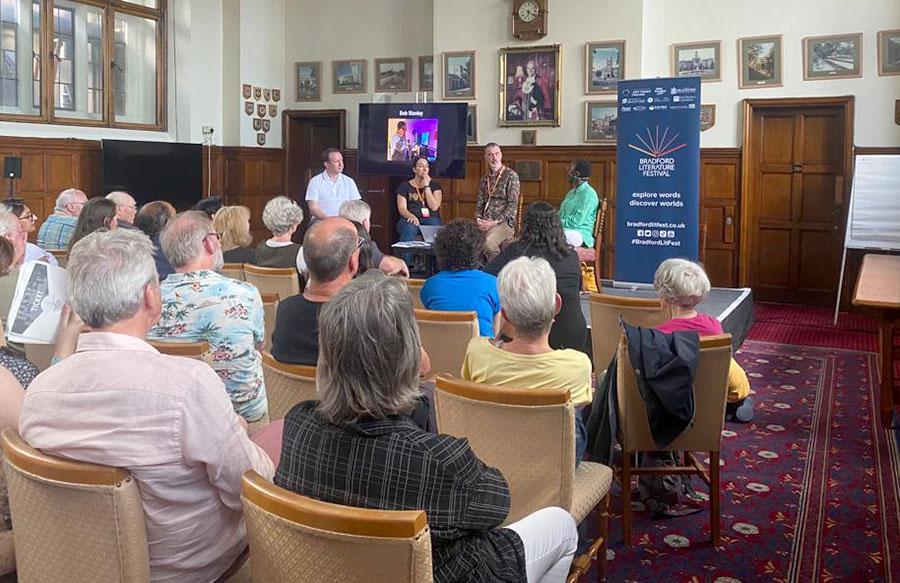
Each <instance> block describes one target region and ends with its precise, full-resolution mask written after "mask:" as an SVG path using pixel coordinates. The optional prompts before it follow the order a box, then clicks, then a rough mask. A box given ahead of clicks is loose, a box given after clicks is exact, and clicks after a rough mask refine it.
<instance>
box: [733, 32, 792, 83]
mask: <svg viewBox="0 0 900 583" xmlns="http://www.w3.org/2000/svg"><path fill="white" fill-rule="evenodd" d="M737 42H738V71H740V78H739V79H738V89H754V88H756V87H781V85H782V82H781V79H782V70H781V62H782V60H781V35H780V34H777V35H770V36H753V37H745V38H739V39H738V41H737Z"/></svg>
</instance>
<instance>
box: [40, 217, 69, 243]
mask: <svg viewBox="0 0 900 583" xmlns="http://www.w3.org/2000/svg"><path fill="white" fill-rule="evenodd" d="M77 223H78V217H70V216H68V215H50V216H49V217H47V218H46V219H45V220H44V223H43V224H42V225H41V228H40V230H38V236H37V244H38V247H40V248H41V249H46V250H48V251H50V250H54V251H55V250H57V249H63V250H65V249H68V247H69V239H71V238H72V234H73V233H74V232H75V225H76V224H77Z"/></svg>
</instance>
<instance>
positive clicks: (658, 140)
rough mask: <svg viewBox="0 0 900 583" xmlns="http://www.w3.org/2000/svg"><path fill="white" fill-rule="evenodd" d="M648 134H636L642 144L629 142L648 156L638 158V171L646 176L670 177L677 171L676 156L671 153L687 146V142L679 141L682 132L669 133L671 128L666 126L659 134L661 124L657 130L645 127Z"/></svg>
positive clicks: (631, 146) (633, 147)
mask: <svg viewBox="0 0 900 583" xmlns="http://www.w3.org/2000/svg"><path fill="white" fill-rule="evenodd" d="M645 129H646V132H647V135H646V139H645V136H644V135H642V134H634V137H635V138H636V141H637V142H640V144H639V145H638V144H632V143H629V144H628V147H629V148H631V149H633V150H637V151H638V152H640V153H641V154H645V155H646V156H648V157H646V158H645V157H641V158H639V159H638V171H639V172H640V173H641V174H642V175H643V177H644V178H657V177H660V176H666V177H670V176H672V173H673V172H675V158H672V157H670V156H669V155H670V154H672V153H674V152H677V151H678V150H680V149H682V148H685V147H687V142H681V143H678V137H679V136H680V134H678V133H677V132H673V133H672V135H671V136H670V135H669V128H668V127H667V128H665V129H664V130H663V132H662V135H660V134H659V126H656V128H655V130H651V129H650V128H649V127H647V128H645Z"/></svg>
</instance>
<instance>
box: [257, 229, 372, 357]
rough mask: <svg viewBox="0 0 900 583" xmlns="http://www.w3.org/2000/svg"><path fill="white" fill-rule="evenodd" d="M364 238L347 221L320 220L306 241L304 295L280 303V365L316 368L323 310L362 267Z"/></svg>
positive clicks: (275, 346) (275, 341)
mask: <svg viewBox="0 0 900 583" xmlns="http://www.w3.org/2000/svg"><path fill="white" fill-rule="evenodd" d="M361 242H362V239H360V238H359V236H357V234H356V227H354V226H353V223H351V222H350V221H348V220H347V219H342V218H339V217H330V218H327V219H324V220H321V221H316V222H315V223H313V226H312V227H310V228H309V230H308V231H307V232H306V236H305V237H304V238H303V257H304V259H305V262H306V268H307V272H308V281H307V283H306V288H305V289H304V290H303V293H302V294H300V295H296V296H291V297H289V298H286V299H283V300H281V301H280V302H278V311H277V313H276V315H275V330H274V331H273V332H272V356H273V357H274V358H275V360H277V361H279V362H286V363H289V364H305V365H307V366H316V362H317V361H318V359H319V331H318V330H319V328H318V326H319V324H318V322H319V310H321V309H322V305H323V304H324V303H325V302H327V301H329V300H330V299H331V298H333V297H334V295H335V294H336V293H337V292H339V291H340V290H341V288H342V287H344V286H345V285H347V284H348V283H349V282H350V280H352V279H353V276H354V275H355V274H356V270H357V268H358V266H359V245H360V243H361Z"/></svg>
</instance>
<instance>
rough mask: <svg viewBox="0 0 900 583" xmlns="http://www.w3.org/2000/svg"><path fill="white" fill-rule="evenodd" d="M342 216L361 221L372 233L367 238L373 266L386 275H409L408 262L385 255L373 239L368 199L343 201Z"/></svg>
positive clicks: (355, 221)
mask: <svg viewBox="0 0 900 583" xmlns="http://www.w3.org/2000/svg"><path fill="white" fill-rule="evenodd" d="M340 216H342V217H343V218H345V219H347V220H348V221H353V222H354V223H360V224H361V225H362V226H363V227H365V229H366V232H367V233H370V235H369V236H368V237H367V238H366V239H367V243H368V246H369V248H370V250H371V253H372V265H373V266H375V267H377V268H378V269H380V270H381V271H382V272H384V273H385V274H386V275H397V276H400V277H409V268H408V267H407V266H406V262H405V261H403V260H402V259H400V258H399V257H393V256H391V255H385V254H384V253H382V252H381V249H379V248H378V243H376V242H375V241H374V240H372V238H371V229H372V207H370V206H369V204H368V203H367V202H366V201H364V200H362V199H359V200H348V201H346V202H344V203H342V204H341V209H340Z"/></svg>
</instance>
